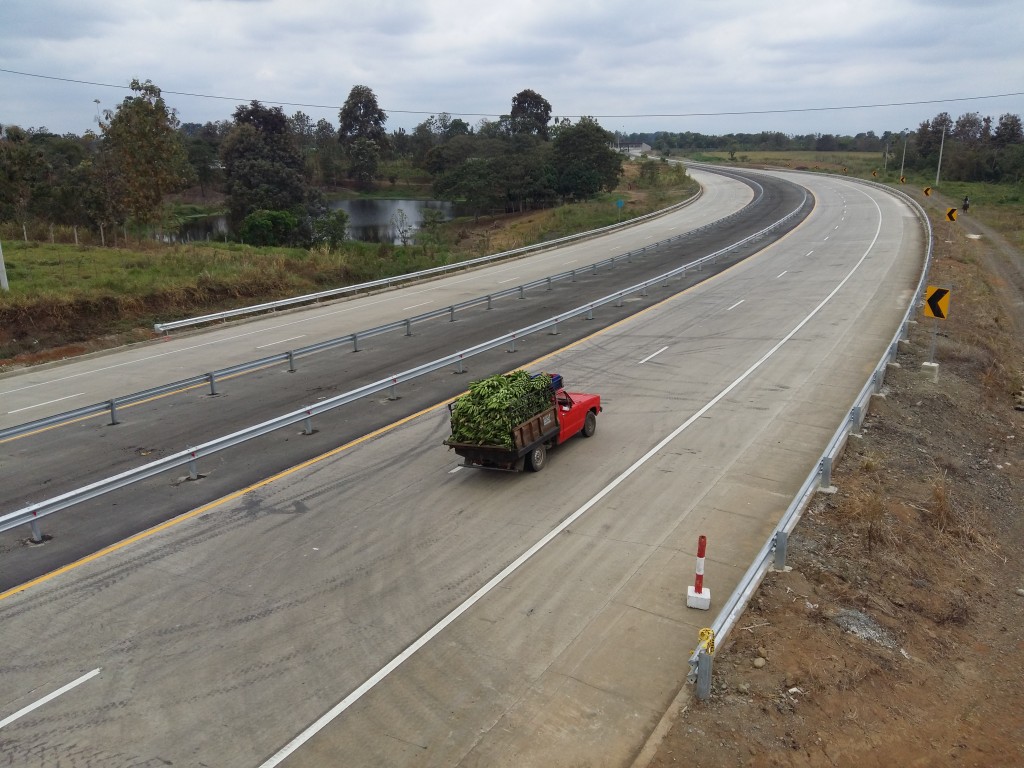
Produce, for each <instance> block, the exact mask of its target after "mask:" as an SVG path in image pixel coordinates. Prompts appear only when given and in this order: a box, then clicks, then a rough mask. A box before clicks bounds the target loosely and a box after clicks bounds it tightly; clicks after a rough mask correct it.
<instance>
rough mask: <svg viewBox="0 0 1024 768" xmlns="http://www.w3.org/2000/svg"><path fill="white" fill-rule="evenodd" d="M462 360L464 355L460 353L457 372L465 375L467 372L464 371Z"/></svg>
mask: <svg viewBox="0 0 1024 768" xmlns="http://www.w3.org/2000/svg"><path fill="white" fill-rule="evenodd" d="M462 358H463V355H462V353H461V352H460V353H459V367H458V369H457V370H456V371H455V372H456V373H465V372H466V371H465V370H463V368H462Z"/></svg>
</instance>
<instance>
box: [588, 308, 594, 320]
mask: <svg viewBox="0 0 1024 768" xmlns="http://www.w3.org/2000/svg"><path fill="white" fill-rule="evenodd" d="M593 319H594V306H593V305H591V306H589V307H587V320H593Z"/></svg>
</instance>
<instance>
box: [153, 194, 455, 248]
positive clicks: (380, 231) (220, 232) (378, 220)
mask: <svg viewBox="0 0 1024 768" xmlns="http://www.w3.org/2000/svg"><path fill="white" fill-rule="evenodd" d="M328 207H329V208H330V209H331V210H338V209H340V210H343V211H345V213H347V214H348V236H349V238H350V239H352V240H362V241H363V242H368V243H392V244H395V245H398V244H399V243H401V242H402V239H403V236H404V238H405V240H406V241H407V242H412V240H413V238H415V236H416V232H417V231H418V230H419V229H420V227H421V225H422V224H423V212H424V211H426V210H435V211H440V212H441V215H442V218H443V219H444V220H445V221H448V220H449V219H451V218H452V217H453V216H454V208H453V206H452V204H451V203H448V202H444V201H442V200H383V199H378V198H368V199H364V198H360V199H356V200H334V201H331V202H330V203H328ZM230 234H231V232H230V229H229V228H228V222H227V217H226V216H201V217H197V218H194V219H189V220H188V221H187V222H185V223H184V224H182V225H181V228H180V229H179V230H178V232H177V234H176V235H165V236H164V239H165V240H167V241H170V242H182V243H183V242H189V241H193V240H226V239H227V238H228V237H229V236H230Z"/></svg>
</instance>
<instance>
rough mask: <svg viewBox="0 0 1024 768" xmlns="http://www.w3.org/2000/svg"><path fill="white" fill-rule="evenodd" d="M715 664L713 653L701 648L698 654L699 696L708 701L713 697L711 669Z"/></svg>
mask: <svg viewBox="0 0 1024 768" xmlns="http://www.w3.org/2000/svg"><path fill="white" fill-rule="evenodd" d="M713 666H714V662H713V660H712V657H711V654H710V653H708V652H707V651H705V650H704V649H703V648H701V650H700V653H698V654H697V698H698V699H699V700H700V701H707V700H708V699H709V698H711V670H712V667H713Z"/></svg>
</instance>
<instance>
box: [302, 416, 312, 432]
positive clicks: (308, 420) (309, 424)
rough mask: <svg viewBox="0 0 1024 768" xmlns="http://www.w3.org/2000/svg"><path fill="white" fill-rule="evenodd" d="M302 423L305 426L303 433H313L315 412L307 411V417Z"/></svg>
mask: <svg viewBox="0 0 1024 768" xmlns="http://www.w3.org/2000/svg"><path fill="white" fill-rule="evenodd" d="M302 425H303V427H304V429H303V430H302V434H304V435H312V434H313V414H311V413H310V412H309V411H306V418H304V419H303V420H302Z"/></svg>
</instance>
